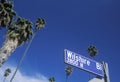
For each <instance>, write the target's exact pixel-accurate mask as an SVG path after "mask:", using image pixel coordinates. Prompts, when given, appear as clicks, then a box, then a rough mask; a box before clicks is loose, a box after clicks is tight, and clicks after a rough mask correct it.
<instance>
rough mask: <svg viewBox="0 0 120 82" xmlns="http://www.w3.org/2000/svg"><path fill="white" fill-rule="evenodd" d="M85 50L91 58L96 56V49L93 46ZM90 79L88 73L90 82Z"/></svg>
mask: <svg viewBox="0 0 120 82" xmlns="http://www.w3.org/2000/svg"><path fill="white" fill-rule="evenodd" d="M87 50H88V53H89V54H90V56H91V57H92V58H94V56H96V54H97V53H98V50H97V48H96V47H95V46H93V45H90V46H89V47H88V49H87ZM90 78H91V75H90V73H89V80H90Z"/></svg>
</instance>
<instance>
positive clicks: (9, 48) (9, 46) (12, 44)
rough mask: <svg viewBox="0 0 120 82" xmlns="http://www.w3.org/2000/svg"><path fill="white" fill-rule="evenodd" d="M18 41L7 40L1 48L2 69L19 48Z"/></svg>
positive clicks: (0, 63)
mask: <svg viewBox="0 0 120 82" xmlns="http://www.w3.org/2000/svg"><path fill="white" fill-rule="evenodd" d="M17 46H18V40H17V39H14V40H13V39H8V38H7V39H6V40H5V42H4V44H3V46H2V47H1V48H0V67H1V66H2V64H3V63H4V62H5V61H6V60H7V59H8V57H9V56H10V55H11V53H12V52H14V50H15V49H16V48H17Z"/></svg>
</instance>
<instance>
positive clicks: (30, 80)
mask: <svg viewBox="0 0 120 82" xmlns="http://www.w3.org/2000/svg"><path fill="white" fill-rule="evenodd" d="M8 67H9V68H10V69H11V70H12V73H11V74H10V75H9V76H8V77H7V78H6V82H9V81H10V79H11V77H12V75H13V72H14V71H15V67H13V66H10V65H6V66H3V67H2V68H0V82H1V81H3V79H4V77H3V75H4V71H5V69H7V68H8ZM12 82H48V79H47V77H45V76H44V75H42V74H36V75H35V76H34V77H32V76H28V75H23V74H22V73H21V72H20V71H19V70H18V72H17V74H16V76H15V78H14V80H13V81H12Z"/></svg>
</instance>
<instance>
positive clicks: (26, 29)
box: [7, 18, 33, 45]
mask: <svg viewBox="0 0 120 82" xmlns="http://www.w3.org/2000/svg"><path fill="white" fill-rule="evenodd" d="M32 34H33V30H32V23H31V22H30V21H29V20H26V19H23V18H18V19H17V21H16V22H12V24H11V25H10V26H9V29H8V32H7V37H8V38H9V39H14V40H15V39H17V40H18V45H21V44H22V43H24V42H26V41H27V40H29V39H30V37H31V35H32Z"/></svg>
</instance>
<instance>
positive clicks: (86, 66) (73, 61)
mask: <svg viewBox="0 0 120 82" xmlns="http://www.w3.org/2000/svg"><path fill="white" fill-rule="evenodd" d="M64 53H65V54H64V60H65V63H67V64H70V65H73V66H75V67H77V68H80V69H82V70H85V71H87V72H91V73H93V74H96V75H98V76H101V77H104V71H103V65H102V64H101V63H99V62H96V61H94V60H91V59H89V58H87V57H84V56H82V55H79V54H76V53H74V52H72V51H69V50H67V49H65V50H64Z"/></svg>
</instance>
